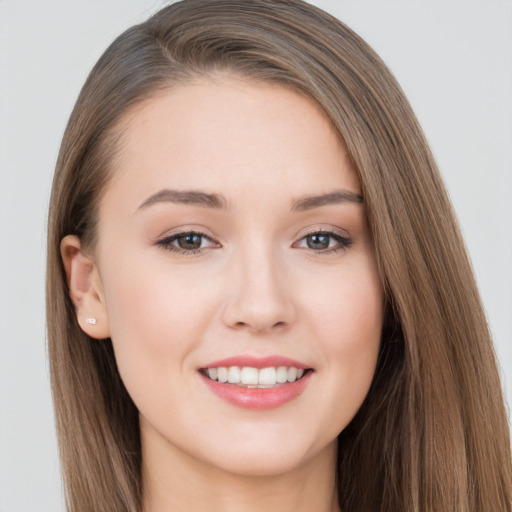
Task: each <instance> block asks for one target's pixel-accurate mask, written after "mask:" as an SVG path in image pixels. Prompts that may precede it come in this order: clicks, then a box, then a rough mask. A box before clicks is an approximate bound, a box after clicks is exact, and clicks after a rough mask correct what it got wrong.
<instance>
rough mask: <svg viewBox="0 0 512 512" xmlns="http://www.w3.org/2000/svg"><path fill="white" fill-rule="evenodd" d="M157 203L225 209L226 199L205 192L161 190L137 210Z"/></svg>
mask: <svg viewBox="0 0 512 512" xmlns="http://www.w3.org/2000/svg"><path fill="white" fill-rule="evenodd" d="M157 203H176V204H188V205H193V206H202V207H204V208H217V209H227V201H226V199H224V197H222V196H220V195H218V194H207V193H206V192H197V191H195V190H183V191H182V190H169V189H163V190H160V192H157V193H156V194H153V195H152V196H151V197H148V198H147V199H146V200H145V201H144V202H143V203H142V204H141V205H140V206H139V210H142V209H144V208H147V207H148V206H151V205H153V204H157Z"/></svg>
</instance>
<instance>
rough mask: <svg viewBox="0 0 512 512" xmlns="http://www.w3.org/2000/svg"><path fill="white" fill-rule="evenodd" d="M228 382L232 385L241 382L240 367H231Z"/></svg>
mask: <svg viewBox="0 0 512 512" xmlns="http://www.w3.org/2000/svg"><path fill="white" fill-rule="evenodd" d="M228 382H229V383H230V384H238V383H239V382H240V368H239V367H238V366H230V367H229V369H228Z"/></svg>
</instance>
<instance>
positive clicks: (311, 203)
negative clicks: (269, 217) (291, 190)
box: [292, 190, 363, 212]
mask: <svg viewBox="0 0 512 512" xmlns="http://www.w3.org/2000/svg"><path fill="white" fill-rule="evenodd" d="M362 202H363V196H361V195H360V194H356V193H355V192H349V191H348V190H336V191H334V192H330V193H328V194H321V195H318V196H309V197H303V198H301V199H298V200H297V201H294V203H293V205H292V211H296V212H302V211H305V210H312V209H313V208H319V207H320V206H326V205H330V204H342V203H358V204H362Z"/></svg>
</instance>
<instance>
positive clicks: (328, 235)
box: [294, 231, 352, 253]
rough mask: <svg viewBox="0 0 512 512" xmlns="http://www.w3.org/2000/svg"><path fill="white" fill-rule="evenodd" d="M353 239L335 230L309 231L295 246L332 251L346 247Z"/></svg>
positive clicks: (321, 251)
mask: <svg viewBox="0 0 512 512" xmlns="http://www.w3.org/2000/svg"><path fill="white" fill-rule="evenodd" d="M350 245H352V241H351V240H350V239H349V238H347V237H345V236H342V235H340V234H339V233H335V232H333V231H315V232H314V233H309V234H308V235H306V236H305V237H303V238H301V239H300V240H299V241H298V242H296V243H295V244H294V247H300V248H305V249H311V250H312V251H315V252H319V253H331V252H335V251H337V250H339V249H346V248H348V247H349V246H350Z"/></svg>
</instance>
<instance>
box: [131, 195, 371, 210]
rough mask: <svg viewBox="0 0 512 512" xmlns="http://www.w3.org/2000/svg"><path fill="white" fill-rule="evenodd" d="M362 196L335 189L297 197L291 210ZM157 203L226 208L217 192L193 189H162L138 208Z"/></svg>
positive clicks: (346, 201)
mask: <svg viewBox="0 0 512 512" xmlns="http://www.w3.org/2000/svg"><path fill="white" fill-rule="evenodd" d="M362 202H363V197H362V196H361V195H360V194H357V193H355V192H349V191H348V190H336V191H334V192H329V193H327V194H321V195H316V196H307V197H303V198H301V199H297V200H296V201H294V202H293V203H292V208H291V210H292V211H296V212H297V211H299V212H300V211H306V210H312V209H313V208H319V207H321V206H326V205H330V204H343V203H356V204H361V203H362ZM158 203H175V204H185V205H193V206H201V207H204V208H215V209H222V210H226V209H228V201H227V200H226V199H225V198H224V197H223V196H221V195H219V194H208V193H206V192H199V191H195V190H169V189H163V190H160V191H159V192H157V193H156V194H153V195H152V196H150V197H148V198H147V199H146V200H145V201H144V202H143V203H142V204H141V205H140V206H139V208H138V209H139V210H143V209H145V208H147V207H148V206H151V205H154V204H158Z"/></svg>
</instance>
